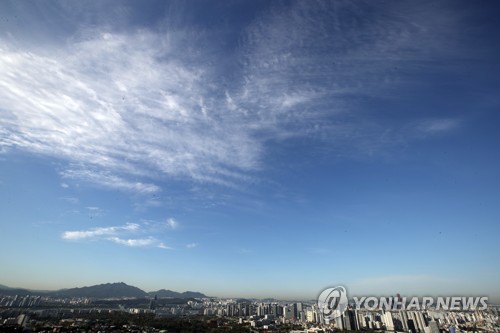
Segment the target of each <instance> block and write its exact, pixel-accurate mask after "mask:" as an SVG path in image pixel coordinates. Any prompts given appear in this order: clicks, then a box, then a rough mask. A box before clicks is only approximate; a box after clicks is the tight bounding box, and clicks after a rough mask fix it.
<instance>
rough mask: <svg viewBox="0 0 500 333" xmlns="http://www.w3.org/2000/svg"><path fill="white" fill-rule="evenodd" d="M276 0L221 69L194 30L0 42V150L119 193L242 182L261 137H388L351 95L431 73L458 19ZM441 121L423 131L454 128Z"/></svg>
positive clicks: (250, 172)
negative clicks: (57, 165) (32, 43)
mask: <svg viewBox="0 0 500 333" xmlns="http://www.w3.org/2000/svg"><path fill="white" fill-rule="evenodd" d="M280 6H281V5H275V6H271V9H270V10H269V11H268V13H267V14H266V15H264V16H263V17H261V18H259V19H256V20H254V21H253V22H252V23H251V24H250V25H249V26H247V27H245V28H244V29H243V30H242V31H241V36H240V41H241V43H240V45H239V46H238V48H237V49H236V50H233V51H234V54H236V57H235V58H234V59H232V60H231V61H230V62H234V63H237V64H238V66H236V68H237V69H236V70H235V71H234V73H232V74H231V75H227V74H226V76H222V77H221V72H222V68H224V67H225V66H226V64H225V63H224V61H226V59H218V58H217V57H214V56H213V54H214V50H213V48H214V47H215V46H210V45H207V43H198V44H200V45H203V46H202V47H198V48H195V45H198V44H197V42H199V41H200V40H202V39H203V36H204V35H203V31H201V32H199V34H198V37H195V38H187V37H186V36H185V35H184V34H183V33H182V31H168V30H167V31H155V30H153V29H149V30H148V29H137V30H135V31H132V32H130V31H128V32H121V31H115V30H113V29H111V28H109V26H107V25H104V24H103V25H102V26H100V27H93V28H88V27H85V26H79V28H78V31H77V33H76V34H75V35H73V36H70V37H69V38H68V39H67V40H66V42H65V44H64V45H63V46H62V47H61V46H60V45H53V46H52V47H49V48H47V49H45V50H43V51H40V50H39V49H33V50H29V49H26V48H25V47H21V46H19V45H20V44H16V43H13V42H12V41H11V40H9V39H4V40H2V42H3V43H2V44H3V46H2V47H1V48H0V68H2V76H1V77H0V109H1V110H2V112H1V114H0V149H1V150H2V151H5V150H6V149H8V148H13V147H16V148H20V149H22V150H26V151H29V152H32V153H36V154H42V155H48V156H52V157H56V158H58V159H60V160H63V161H66V162H67V165H66V166H65V167H64V170H62V171H61V175H62V177H63V178H64V179H66V180H77V181H78V180H80V181H83V182H85V183H90V184H94V185H97V186H100V187H104V188H110V189H116V190H120V191H125V192H133V193H139V194H151V193H156V192H159V191H161V186H160V185H159V183H160V182H162V181H165V180H170V179H175V180H188V181H191V182H197V183H208V184H218V185H221V186H226V187H237V186H238V184H240V183H242V182H243V183H245V182H251V181H253V179H254V175H255V172H257V171H259V170H261V169H262V168H263V167H264V166H263V160H264V157H265V154H266V152H267V150H266V149H267V147H268V145H269V144H270V143H276V142H281V141H283V140H287V139H290V138H295V137H303V138H307V139H309V140H319V141H321V142H326V143H327V144H328V145H330V144H334V145H336V147H337V149H341V148H340V147H347V149H351V150H352V147H353V146H354V147H356V148H357V149H358V150H360V151H365V150H369V151H370V152H371V151H373V150H374V149H376V145H377V144H378V145H379V146H385V145H387V142H391V139H390V138H389V139H387V138H386V137H387V135H385V136H384V138H385V139H384V140H380V139H379V138H380V137H382V136H383V135H382V134H383V133H389V135H390V133H392V132H397V131H392V129H391V128H387V125H386V124H383V122H381V121H379V120H378V119H377V117H376V116H374V115H370V114H369V113H368V112H366V111H360V110H358V108H359V106H357V105H356V103H353V102H352V101H353V97H355V98H357V99H358V100H362V99H363V98H366V97H369V98H376V97H380V96H382V97H384V96H385V97H388V96H390V95H392V94H393V92H394V90H395V89H396V87H400V86H402V85H405V84H408V82H410V81H411V80H412V76H413V75H414V74H415V73H416V72H417V71H422V70H424V71H425V70H429V71H430V70H431V69H433V68H432V66H429V65H427V64H428V63H431V61H432V60H433V58H431V56H430V54H432V57H436V56H437V57H445V56H447V55H449V53H450V52H451V51H446V50H447V49H449V50H453V49H454V45H453V38H452V37H453V32H454V31H455V30H454V28H453V27H454V24H455V22H454V21H453V19H452V17H453V16H452V15H450V16H449V17H448V18H447V19H446V20H444V21H443V19H442V17H441V16H440V17H439V19H438V18H437V14H435V13H433V11H432V10H429V13H428V14H429V15H420V14H421V13H420V14H419V15H416V14H414V11H412V10H411V8H410V9H408V8H407V7H408V6H406V7H404V8H403V7H399V6H398V5H393V6H388V7H384V8H379V7H373V6H372V5H370V4H364V5H363V6H367V7H370V8H371V9H372V10H373V12H374V13H375V14H374V15H369V16H367V15H365V14H364V13H365V12H366V11H364V10H361V8H359V6H361V5H360V4H354V3H352V2H348V1H347V2H342V1H340V2H338V1H336V2H335V3H324V2H309V1H308V2H297V3H294V4H292V5H290V6H285V7H283V8H282V7H280ZM278 7H279V8H278ZM345 17H350V19H349V20H346V19H344V18H345ZM313 18H314V19H313ZM424 19H425V22H424V21H423V20H424ZM105 27H106V28H105ZM435 31H439V32H440V33H439V34H435ZM179 45H187V46H186V47H188V48H190V47H192V48H193V49H195V50H196V52H192V54H193V55H191V54H190V55H189V56H186V52H184V51H183V50H182V49H180V48H179ZM443 45H446V46H447V48H444V47H443ZM431 51H432V52H431ZM215 53H217V52H215ZM214 67H215V69H214ZM395 68H398V69H397V70H395ZM434 69H435V68H434ZM227 83H230V84H229V85H228V84H227ZM357 113H359V115H355V114H357ZM367 119H368V120H367ZM447 121H448V122H446V121H445V122H440V120H439V119H437V120H436V121H435V122H434V123H430V124H429V125H428V126H427V127H425V126H424V127H422V130H423V131H428V132H432V131H434V132H435V131H443V130H451V129H453V128H454V127H453V122H454V121H455V120H454V119H449V120H447ZM398 125H399V124H398ZM392 141H394V140H392ZM366 147H369V148H366Z"/></svg>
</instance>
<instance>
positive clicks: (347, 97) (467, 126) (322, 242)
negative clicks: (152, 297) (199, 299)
mask: <svg viewBox="0 0 500 333" xmlns="http://www.w3.org/2000/svg"><path fill="white" fill-rule="evenodd" d="M0 13H1V14H0V228H1V229H0V230H1V232H0V252H1V253H2V257H1V259H0V267H1V268H0V271H1V272H2V274H0V284H2V285H7V286H9V287H23V288H31V289H37V290H55V289H61V288H71V287H83V286H90V285H96V284H101V283H107V282H120V281H123V282H126V283H127V284H129V285H133V286H137V287H139V288H141V289H143V290H145V291H154V290H159V289H162V288H165V289H171V290H175V291H179V292H182V291H186V290H191V291H199V292H202V293H204V294H205V295H209V296H219V297H256V298H267V297H274V298H279V299H309V300H310V299H314V298H315V297H317V295H318V294H319V293H320V292H321V291H322V290H323V289H325V288H326V287H330V286H336V285H343V286H346V287H347V289H348V292H349V293H350V294H353V295H362V294H364V295H383V294H387V295H395V294H396V293H400V294H402V295H409V296H410V295H481V296H483V295H484V296H488V297H490V299H491V300H493V301H497V302H500V285H499V284H498V281H500V269H499V265H498V263H499V262H500V251H499V250H500V247H499V244H500V242H499V232H500V230H499V229H500V227H499V225H500V223H499V219H500V214H499V213H500V191H499V189H500V177H499V175H500V174H499V170H500V155H499V153H498V146H499V143H500V132H499V131H498V125H499V121H500V113H499V108H500V94H499V91H500V66H499V60H498V59H500V43H499V42H498V35H499V32H500V23H499V21H498V17H499V15H500V6H499V4H498V3H497V2H494V1H481V2H472V1H439V2H436V1H418V2H410V1H393V2H391V1H389V2H382V1H318V2H316V1H140V2H139V1H85V2H83V1H38V2H28V1H1V2H0Z"/></svg>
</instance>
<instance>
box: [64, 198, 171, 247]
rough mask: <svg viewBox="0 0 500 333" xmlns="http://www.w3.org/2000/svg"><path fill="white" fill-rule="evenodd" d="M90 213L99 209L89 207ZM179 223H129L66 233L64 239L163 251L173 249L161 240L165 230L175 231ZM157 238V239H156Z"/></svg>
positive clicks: (148, 221)
mask: <svg viewBox="0 0 500 333" xmlns="http://www.w3.org/2000/svg"><path fill="white" fill-rule="evenodd" d="M87 209H89V210H90V211H99V210H100V209H99V208H98V207H87ZM178 225H179V224H178V222H177V221H176V220H175V219H173V218H169V219H168V220H167V223H162V222H158V221H153V220H141V221H140V222H139V223H127V224H124V225H119V226H109V227H96V228H91V229H88V230H76V231H64V232H63V233H62V239H65V240H70V241H78V240H79V241H81V240H87V241H95V240H101V241H110V242H113V243H116V244H121V245H126V246H130V247H143V246H154V247H157V248H161V249H172V247H170V246H167V245H165V243H164V242H162V241H161V240H159V239H158V238H157V237H160V236H161V235H162V234H163V233H164V232H165V228H166V227H167V228H170V229H175V228H177V227H178ZM130 235H146V237H144V236H142V237H130ZM155 236H157V237H155Z"/></svg>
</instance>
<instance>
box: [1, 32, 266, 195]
mask: <svg viewBox="0 0 500 333" xmlns="http://www.w3.org/2000/svg"><path fill="white" fill-rule="evenodd" d="M83 35H85V39H83V40H70V41H69V43H68V45H67V47H66V48H61V49H57V50H56V49H54V50H51V52H47V53H45V54H40V53H37V52H34V51H33V52H29V51H27V50H20V49H17V48H15V47H13V46H12V45H11V46H10V47H9V46H8V45H9V43H8V41H7V42H6V43H4V46H3V47H2V48H1V49H0V67H1V68H2V72H3V75H2V76H1V77H0V108H1V109H2V110H3V111H2V113H1V115H0V125H1V126H0V127H1V128H2V130H1V131H0V137H1V138H2V140H1V141H0V142H1V144H0V145H1V146H2V147H3V148H2V149H6V148H8V147H18V148H21V149H25V150H28V151H31V152H34V153H39V154H45V155H50V156H54V157H58V158H61V159H64V160H66V161H68V162H70V163H74V164H75V165H77V167H74V168H73V167H70V168H69V170H65V171H63V172H62V173H61V174H62V175H63V177H65V178H73V179H81V180H84V181H87V182H90V183H95V184H99V185H102V186H104V187H110V188H115V189H118V190H123V191H133V192H140V193H152V192H157V191H159V187H158V186H157V185H155V184H152V183H151V182H149V181H143V180H138V181H134V180H132V179H134V178H136V179H154V180H155V181H156V180H158V179H163V178H168V177H175V178H181V179H191V180H195V181H201V182H211V183H217V184H222V185H224V184H233V183H234V182H235V181H236V180H238V179H239V177H241V176H243V171H244V170H249V169H254V168H255V167H256V165H258V159H259V155H260V153H259V152H260V143H259V142H258V141H255V140H254V139H253V138H252V137H251V133H250V132H249V131H248V130H247V129H246V125H245V120H244V119H239V118H234V117H225V116H224V113H225V110H224V109H221V108H220V105H218V104H219V103H218V102H217V101H214V99H213V98H212V95H213V91H209V90H207V89H208V88H207V87H208V86H209V85H207V82H211V81H214V80H216V79H217V78H216V77H210V75H209V74H207V73H206V72H207V68H205V67H204V65H203V64H202V63H192V62H189V63H186V60H185V58H186V57H185V55H184V54H183V52H178V51H177V49H175V48H172V47H171V46H170V45H169V43H168V42H167V40H168V39H173V38H175V36H165V35H164V34H155V33H152V32H148V31H138V32H136V33H133V34H129V35H123V34H110V33H106V34H102V33H92V32H89V33H88V34H83ZM103 36H105V38H103ZM47 54H50V55H47ZM200 101H203V103H201V104H200Z"/></svg>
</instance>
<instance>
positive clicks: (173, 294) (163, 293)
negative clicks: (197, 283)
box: [148, 289, 206, 298]
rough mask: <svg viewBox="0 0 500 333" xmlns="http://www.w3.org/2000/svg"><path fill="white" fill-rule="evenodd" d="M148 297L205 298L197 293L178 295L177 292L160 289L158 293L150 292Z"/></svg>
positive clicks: (190, 292) (187, 292) (186, 292)
mask: <svg viewBox="0 0 500 333" xmlns="http://www.w3.org/2000/svg"><path fill="white" fill-rule="evenodd" d="M148 294H149V295H150V296H155V295H156V296H158V297H172V298H203V297H206V296H205V295H204V294H202V293H200V292H197V291H185V292H183V293H179V292H177V291H172V290H165V289H160V290H158V291H152V292H150V293H148Z"/></svg>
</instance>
